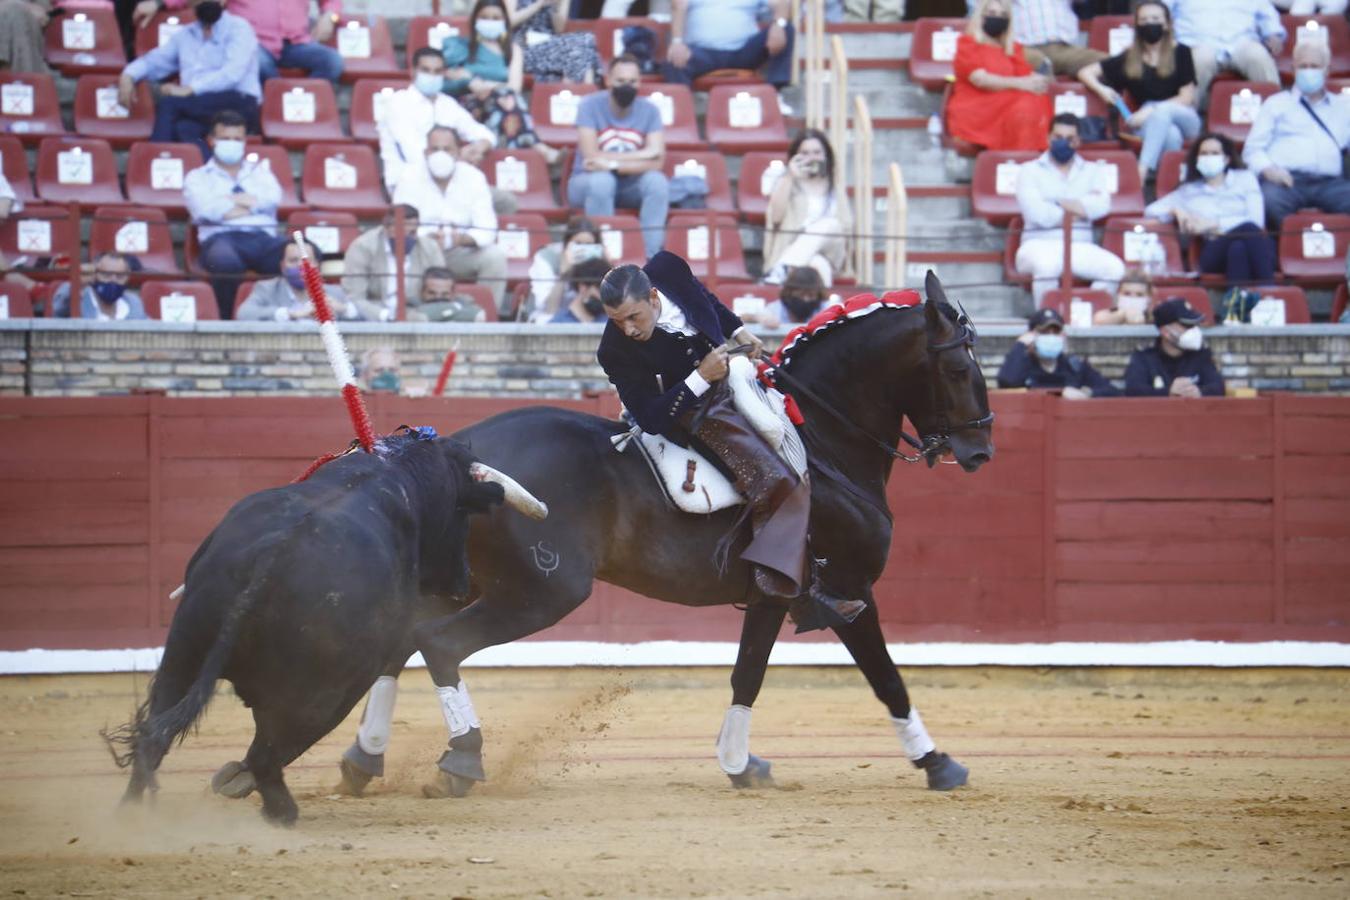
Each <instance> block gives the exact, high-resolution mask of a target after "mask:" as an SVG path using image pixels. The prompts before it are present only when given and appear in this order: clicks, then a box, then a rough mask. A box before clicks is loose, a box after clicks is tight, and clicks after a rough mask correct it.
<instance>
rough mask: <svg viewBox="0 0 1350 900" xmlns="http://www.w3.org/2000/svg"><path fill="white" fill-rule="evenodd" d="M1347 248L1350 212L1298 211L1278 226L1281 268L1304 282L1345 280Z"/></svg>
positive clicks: (1330, 284)
mask: <svg viewBox="0 0 1350 900" xmlns="http://www.w3.org/2000/svg"><path fill="white" fill-rule="evenodd" d="M1347 249H1350V215H1334V214H1331V213H1322V212H1300V213H1295V214H1293V215H1292V216H1286V217H1285V220H1284V222H1283V224H1282V225H1281V226H1280V271H1282V272H1283V273H1284V274H1285V275H1286V276H1288V277H1289V278H1291V279H1292V280H1294V281H1295V282H1297V283H1298V284H1306V285H1318V286H1321V285H1325V286H1328V287H1330V286H1333V285H1336V284H1339V283H1340V282H1342V281H1344V280H1345V258H1346V250H1347Z"/></svg>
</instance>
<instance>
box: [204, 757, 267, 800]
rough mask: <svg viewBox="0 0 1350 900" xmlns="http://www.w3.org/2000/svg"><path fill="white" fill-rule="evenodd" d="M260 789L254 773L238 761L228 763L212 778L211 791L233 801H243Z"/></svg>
mask: <svg viewBox="0 0 1350 900" xmlns="http://www.w3.org/2000/svg"><path fill="white" fill-rule="evenodd" d="M257 787H258V782H257V781H256V780H254V778H253V773H252V772H250V771H249V770H248V769H246V768H244V764H243V763H241V762H239V761H238V760H234V761H232V762H227V763H226V764H225V765H223V766H221V767H220V771H218V772H216V774H214V775H212V776H211V790H213V791H215V792H216V793H217V794H220V795H221V796H222V797H229V798H230V799H231V800H242V799H243V798H244V797H247V796H248V795H249V794H251V793H253V791H254V790H255V789H256V788H257Z"/></svg>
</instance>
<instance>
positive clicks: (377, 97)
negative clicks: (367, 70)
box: [347, 78, 408, 144]
mask: <svg viewBox="0 0 1350 900" xmlns="http://www.w3.org/2000/svg"><path fill="white" fill-rule="evenodd" d="M407 86H408V80H407V79H406V78H404V79H401V80H399V79H393V78H362V79H361V80H360V81H358V82H357V83H356V84H354V85H352V105H351V108H350V109H349V110H348V111H347V118H348V122H349V124H350V125H351V132H352V139H353V140H357V141H363V142H365V143H367V144H378V143H379V142H380V130H379V126H378V125H377V124H376V123H377V122H378V120H379V115H378V114H380V113H382V112H383V103H384V99H385V98H386V97H388V96H389V95H390V94H392V93H393V92H394V91H399V90H402V89H403V88H405V87H407Z"/></svg>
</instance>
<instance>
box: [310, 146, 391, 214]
mask: <svg viewBox="0 0 1350 900" xmlns="http://www.w3.org/2000/svg"><path fill="white" fill-rule="evenodd" d="M301 183H302V184H303V185H304V191H305V201H306V202H307V203H308V204H309V205H310V206H312V207H315V208H317V209H338V210H343V211H345V212H351V213H355V214H356V215H358V216H361V215H364V216H371V217H374V216H382V215H384V213H385V212H386V211H387V210H388V209H389V201H388V200H386V199H385V196H384V187H383V185H382V183H381V181H380V163H379V159H378V158H376V156H375V151H374V150H372V149H370V147H369V146H367V145H365V144H310V145H309V147H308V148H306V149H305V168H304V177H303V178H302V179H301Z"/></svg>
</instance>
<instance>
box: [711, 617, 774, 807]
mask: <svg viewBox="0 0 1350 900" xmlns="http://www.w3.org/2000/svg"><path fill="white" fill-rule="evenodd" d="M785 615H787V607H786V606H784V605H782V604H781V603H772V602H761V603H754V604H752V605H751V606H750V607H749V608H748V609H746V611H745V621H744V622H743V623H742V624H741V646H740V650H739V651H738V652H737V654H736V667H735V668H734V669H732V670H731V708H730V709H728V710H727V714H726V717H725V718H723V720H722V730H721V731H720V732H718V734H717V762H718V763H719V764H720V765H721V766H722V771H723V772H725V773H727V777H728V778H730V779H731V783H732V784H733V785H735V786H736V787H738V788H753V787H772V786H773V776H772V775H770V774H769V769H770V763H769V761H768V760H766V759H760V758H759V757H758V756H755V755H754V754H752V753H751V752H750V708H751V707H752V706H754V705H755V699H756V698H757V697H759V689H760V688H761V687H762V686H763V684H764V672H765V670H766V669H767V668H768V666H769V653H770V652H772V650H773V645H774V643H775V642H776V641H777V640H778V630H779V629H780V628H782V626H783V617H784V616H785Z"/></svg>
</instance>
